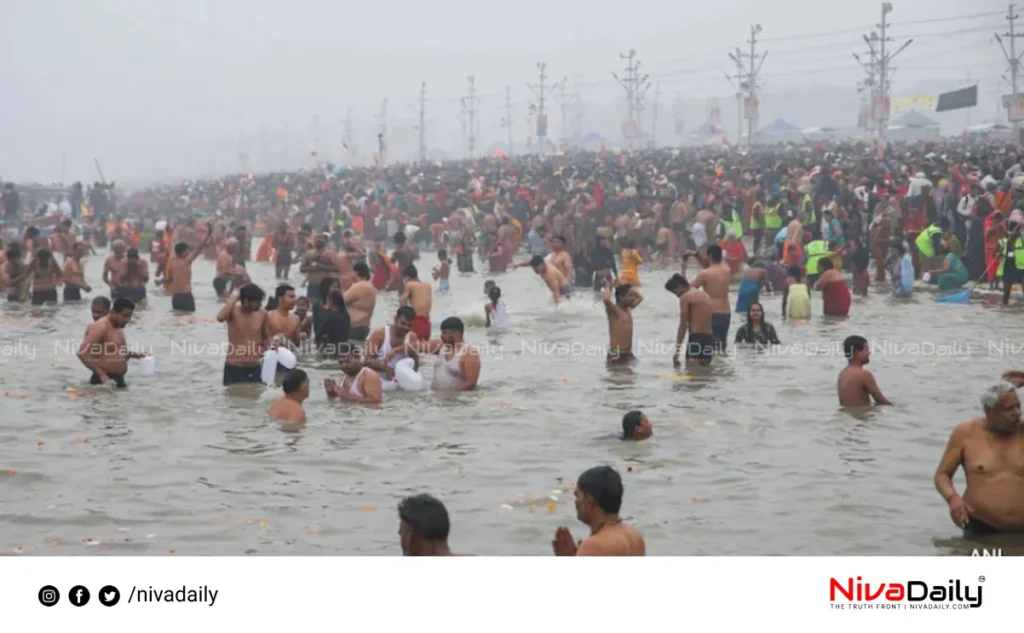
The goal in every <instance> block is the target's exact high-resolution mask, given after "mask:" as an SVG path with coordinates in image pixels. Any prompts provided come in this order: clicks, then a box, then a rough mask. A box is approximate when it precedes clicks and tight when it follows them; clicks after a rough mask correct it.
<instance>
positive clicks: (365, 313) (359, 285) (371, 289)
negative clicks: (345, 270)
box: [345, 262, 377, 343]
mask: <svg viewBox="0 0 1024 633" xmlns="http://www.w3.org/2000/svg"><path fill="white" fill-rule="evenodd" d="M352 273H353V274H354V275H355V281H354V282H353V283H352V285H351V286H349V288H348V290H346V291H345V307H346V308H347V309H348V315H349V318H350V319H351V323H352V325H351V327H350V328H349V332H348V340H350V341H352V342H353V343H362V342H365V341H366V339H367V337H369V336H370V320H371V319H372V318H373V309H374V307H376V305H377V287H376V286H374V285H373V282H372V281H370V267H369V266H367V265H366V262H356V263H355V264H353V265H352Z"/></svg>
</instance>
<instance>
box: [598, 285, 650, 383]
mask: <svg viewBox="0 0 1024 633" xmlns="http://www.w3.org/2000/svg"><path fill="white" fill-rule="evenodd" d="M603 299H604V311H605V312H606V313H607V315H608V362H609V363H628V362H630V361H633V360H636V357H635V356H633V308H635V307H637V306H638V305H640V303H641V302H642V301H643V300H644V298H643V297H642V296H640V293H639V292H637V291H636V289H635V288H633V286H631V285H629V284H623V285H621V286H617V287H616V288H615V300H614V301H613V300H612V281H611V280H610V279H608V280H606V281H605V282H604V296H603Z"/></svg>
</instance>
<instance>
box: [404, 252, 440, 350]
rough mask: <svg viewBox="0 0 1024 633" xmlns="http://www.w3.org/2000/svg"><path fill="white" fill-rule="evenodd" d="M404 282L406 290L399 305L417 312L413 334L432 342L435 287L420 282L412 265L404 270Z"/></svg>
mask: <svg viewBox="0 0 1024 633" xmlns="http://www.w3.org/2000/svg"><path fill="white" fill-rule="evenodd" d="M402 281H403V282H404V289H403V290H402V296H401V298H400V299H399V300H398V303H399V305H403V306H410V307H411V308H412V309H413V310H415V311H416V318H415V319H413V321H412V332H413V334H415V335H416V337H417V338H418V339H420V340H421V341H427V340H430V308H431V306H432V303H433V296H434V290H433V287H432V286H431V285H430V284H429V283H427V282H425V281H420V278H419V273H418V271H417V270H416V267H415V266H413V265H412V264H409V265H408V266H406V267H405V269H404V270H402Z"/></svg>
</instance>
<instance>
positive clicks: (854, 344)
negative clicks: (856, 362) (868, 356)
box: [843, 334, 868, 360]
mask: <svg viewBox="0 0 1024 633" xmlns="http://www.w3.org/2000/svg"><path fill="white" fill-rule="evenodd" d="M867 346H868V340H867V339H866V338H864V337H863V336H857V335H856V334H855V335H853V336H847V337H846V340H845V341H843V354H845V355H846V357H847V358H848V359H850V360H853V354H854V353H855V352H862V351H864V348H865V347H867Z"/></svg>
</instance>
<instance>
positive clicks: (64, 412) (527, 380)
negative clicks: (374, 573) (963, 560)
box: [0, 253, 1022, 555]
mask: <svg viewBox="0 0 1024 633" xmlns="http://www.w3.org/2000/svg"><path fill="white" fill-rule="evenodd" d="M424 258H425V259H424V261H422V262H421V263H420V267H421V270H423V271H424V273H426V271H428V270H429V268H430V266H431V261H432V258H433V254H428V253H425V254H424ZM101 266H102V257H100V256H93V257H92V258H91V259H90V261H89V262H88V265H87V275H88V278H89V279H90V280H92V281H93V283H94V284H96V285H97V286H99V285H100V284H99V281H98V280H99V278H100V269H101ZM477 266H478V269H480V264H479V263H478V264H477ZM249 267H250V271H251V274H252V275H253V278H254V280H255V281H256V282H257V283H260V284H261V286H262V287H263V288H264V289H265V290H268V291H272V289H273V287H274V286H275V283H274V281H273V279H272V276H273V271H272V268H271V267H270V266H269V265H267V264H256V263H252V264H250V265H249ZM212 273H213V265H212V263H211V262H209V261H204V260H200V261H198V262H197V263H196V265H195V271H194V275H193V278H194V279H195V280H196V284H195V288H194V293H195V295H196V303H197V306H198V312H197V315H196V316H195V317H175V316H172V314H171V310H170V298H169V297H167V296H164V295H162V294H161V293H158V292H154V291H153V290H152V289H151V290H150V294H151V296H150V306H149V308H148V309H146V310H141V311H137V312H136V319H135V321H134V322H133V323H132V324H131V325H129V327H128V330H127V335H128V340H129V343H130V344H133V345H139V346H144V347H146V348H149V349H152V352H153V354H154V356H155V358H156V364H157V371H156V375H155V376H153V377H150V378H143V377H134V378H133V376H132V375H131V373H130V372H129V375H128V382H129V384H130V385H131V387H130V388H129V389H128V390H126V391H120V392H113V391H110V390H107V389H100V388H91V387H89V386H88V384H87V379H88V373H87V372H86V371H85V370H84V369H83V368H82V367H81V365H80V364H79V363H78V362H77V360H75V359H74V358H73V356H72V354H73V353H74V349H75V347H76V346H77V344H78V343H79V341H80V338H81V336H82V333H83V331H84V329H85V327H86V325H87V324H88V322H89V319H90V316H89V311H88V305H87V302H83V305H81V306H76V307H72V306H61V307H59V308H31V307H30V306H11V305H7V306H3V311H2V313H0V317H2V319H3V320H2V325H0V353H2V355H0V377H2V378H3V384H2V385H0V391H2V392H3V393H2V395H3V397H2V398H0V553H12V552H18V553H25V554H33V555H37V554H65V555H75V554H88V553H92V554H146V555H150V554H152V555H165V554H168V553H177V554H196V555H239V554H293V555H310V554H334V555H346V554H363V555H397V554H400V547H399V544H398V537H397V530H398V525H397V516H396V511H395V507H396V504H397V502H398V501H399V499H401V498H402V497H403V496H406V495H409V494H413V493H417V492H430V493H432V494H434V495H436V496H437V497H439V498H440V499H441V500H442V501H444V503H445V504H446V505H447V506H448V508H449V511H450V513H451V518H452V534H451V539H450V542H451V545H452V547H453V549H454V550H455V551H457V552H463V553H475V554H501V555H549V554H550V553H551V545H550V542H551V539H552V537H553V535H554V531H555V528H556V527H558V526H559V525H568V526H570V527H571V528H572V530H573V533H574V534H575V535H576V536H577V538H580V537H582V536H584V535H585V533H586V531H585V527H584V526H583V525H581V524H579V523H578V522H577V521H576V519H575V512H574V509H573V503H572V493H571V492H570V491H568V485H569V484H570V483H571V482H573V481H575V479H576V477H577V476H578V475H579V473H581V472H582V471H583V470H585V469H586V468H589V467H591V466H594V465H597V464H610V465H613V466H615V467H616V468H618V469H619V471H620V472H621V474H622V476H623V479H624V482H625V490H626V492H625V499H624V504H623V511H622V513H623V516H624V517H626V518H627V520H628V521H630V522H632V523H634V524H635V525H637V526H638V527H639V528H640V530H641V531H642V532H643V534H644V536H645V537H646V539H647V548H648V553H649V554H651V555H740V554H742V555H759V554H760V555H766V554H772V555H794V554H803V555H855V554H857V555H933V554H944V553H963V552H964V551H969V549H965V547H967V545H968V544H964V543H963V542H960V541H958V540H957V539H956V538H954V537H956V535H957V532H958V531H957V529H956V528H955V527H954V526H953V525H952V523H951V522H950V520H949V517H948V513H947V511H946V507H945V504H944V503H943V501H942V499H941V498H940V497H939V495H938V493H936V492H935V490H934V488H933V485H932V475H933V473H934V470H935V466H936V464H937V463H938V460H939V457H940V455H941V453H942V450H943V447H944V445H945V442H946V440H947V438H948V436H949V432H950V430H951V429H952V427H953V425H955V424H956V423H959V422H962V421H964V420H966V419H968V418H971V417H975V416H978V415H980V414H981V412H980V405H979V401H978V397H979V395H980V393H981V391H982V390H983V389H984V387H986V386H987V385H988V384H989V383H992V382H994V381H995V380H997V379H998V377H999V374H1000V372H1001V371H1002V370H1003V369H1005V368H1008V367H1011V366H1013V365H1014V364H1015V360H1016V359H1018V358H1019V357H1020V354H1019V351H1020V348H1021V345H1022V343H1020V342H1007V343H1006V344H1005V345H1004V344H1003V341H1005V340H1006V339H1007V336H1008V335H1012V334H1013V333H1014V332H1016V331H1017V330H1016V329H1015V328H1016V327H1017V326H1019V324H1020V313H1019V312H1017V311H1014V310H1013V309H1012V308H1011V309H1010V310H1005V309H1000V308H998V307H997V306H995V305H992V304H991V303H989V304H985V303H974V304H971V305H968V306H958V305H941V304H936V303H935V302H934V301H933V299H932V297H931V295H926V294H919V295H918V296H917V297H915V299H914V300H913V302H912V303H903V302H901V303H896V302H894V300H892V299H891V298H889V297H888V296H887V295H886V294H884V293H882V291H881V290H880V289H879V290H878V294H873V295H872V296H871V297H869V298H867V299H856V300H855V303H854V306H853V309H852V311H851V312H852V314H851V316H850V317H849V318H848V319H845V320H841V321H830V320H826V319H824V318H823V317H820V316H818V317H815V318H814V320H813V321H812V322H810V323H806V324H802V325H792V324H789V323H785V322H782V321H781V319H779V304H780V298H779V297H765V298H763V299H764V303H765V306H766V309H767V312H768V318H769V320H771V321H773V322H774V323H775V325H776V327H777V329H778V332H779V336H780V338H781V339H782V341H783V343H784V344H785V345H784V346H783V348H780V349H777V350H775V351H773V352H772V353H770V354H766V353H757V352H755V351H754V350H748V349H741V350H731V353H730V356H729V357H728V358H725V359H720V360H718V361H716V365H715V366H714V367H713V368H712V369H710V370H689V371H688V372H684V373H682V374H677V372H675V371H674V370H673V369H672V366H671V351H670V346H671V344H672V342H673V340H674V335H675V328H676V323H677V318H678V317H677V315H678V308H677V305H678V304H677V301H676V299H675V297H673V296H672V295H670V294H669V293H667V292H666V291H665V290H664V289H663V284H664V281H665V279H667V278H668V276H669V274H670V273H669V272H668V271H658V270H646V271H644V273H643V279H644V282H645V283H646V285H645V286H644V287H643V288H642V289H641V291H642V293H643V294H644V295H645V302H644V304H643V305H642V306H640V307H639V308H638V309H637V310H636V312H635V322H636V340H637V343H636V349H637V355H638V356H640V360H639V362H638V363H637V364H636V365H635V366H634V367H632V368H616V369H609V368H607V367H606V366H605V363H604V360H603V357H604V353H605V345H606V344H607V321H606V318H605V315H604V311H603V308H602V307H601V306H600V304H599V303H598V302H596V301H595V300H594V299H593V298H592V297H591V295H590V293H589V292H585V293H584V294H583V296H581V297H579V298H577V299H574V300H573V301H572V302H571V303H570V304H569V305H568V306H566V307H565V308H561V309H555V308H554V307H553V306H552V305H551V302H550V298H549V296H548V294H547V292H546V291H544V290H543V289H542V287H541V283H540V281H539V280H538V279H537V278H536V276H535V275H534V274H533V272H532V271H530V270H529V269H524V270H519V271H516V272H511V273H508V274H504V275H500V276H497V277H495V279H496V280H497V282H498V283H499V285H500V286H501V288H502V293H503V297H504V300H505V302H506V304H507V306H508V310H509V315H510V319H511V321H512V325H513V329H512V331H510V332H507V333H504V334H495V333H489V332H488V331H487V330H486V329H484V327H483V304H484V302H485V297H484V295H483V283H484V281H485V279H486V276H484V275H481V274H475V275H471V276H458V275H455V276H454V277H453V278H452V282H451V286H452V292H451V293H450V294H448V295H442V296H436V297H435V301H434V311H433V323H434V328H435V330H434V332H435V336H436V334H437V326H438V324H439V323H440V321H441V320H442V319H443V318H444V317H446V316H451V315H458V316H461V317H462V318H463V319H464V320H466V321H467V324H468V328H467V331H466V339H467V340H468V341H469V342H471V343H474V344H478V345H481V346H483V347H484V358H483V372H482V377H481V383H480V388H479V391H478V392H474V393H466V394H458V395H451V394H434V393H425V394H424V393H421V394H409V393H405V394H396V395H391V396H386V401H385V404H384V406H383V407H382V408H381V409H379V410H368V409H365V408H361V407H358V406H352V405H345V404H338V403H329V402H328V401H327V400H326V397H325V396H324V393H323V389H322V386H321V383H322V382H323V378H325V377H327V376H331V375H333V376H337V375H338V373H339V372H338V371H337V370H336V369H334V368H332V367H330V368H329V367H320V368H312V369H310V367H309V366H305V368H306V369H307V370H308V371H310V373H311V377H312V382H313V385H312V387H313V389H312V396H311V397H310V399H309V400H308V401H307V403H306V409H307V415H308V418H309V423H308V425H307V427H306V428H304V429H302V430H301V431H299V432H296V433H288V432H284V431H282V430H281V428H279V427H278V426H277V425H275V424H272V423H269V422H268V421H267V420H266V415H265V411H266V407H267V402H266V397H265V396H264V397H262V398H261V396H260V392H261V390H262V389H261V388H255V387H250V386H243V387H241V388H236V390H233V391H231V392H230V393H229V392H228V391H227V390H225V389H224V388H223V387H222V386H221V373H222V368H223V356H222V353H221V349H220V345H222V344H223V343H224V342H225V341H226V333H225V327H224V326H223V325H219V324H217V323H215V322H214V319H213V317H214V315H215V314H216V312H217V309H218V305H219V304H218V303H217V301H216V300H215V298H214V294H213V290H212V288H211V286H210V279H212ZM814 301H815V310H816V311H819V312H820V300H819V299H817V298H815V300H814ZM395 308H396V297H395V296H394V294H393V293H392V294H391V295H390V296H384V297H382V299H381V300H380V301H379V302H378V308H377V312H376V314H375V315H374V319H373V322H374V325H375V326H379V325H383V324H385V323H387V322H390V321H391V319H392V317H393V314H394V310H395ZM738 325H739V319H738V317H735V316H734V319H733V332H734V331H735V329H736V327H738ZM850 334H862V335H864V336H867V337H868V338H869V339H870V340H871V341H872V342H873V344H874V345H875V347H874V353H873V356H872V363H871V369H872V370H873V371H874V372H875V374H876V376H877V378H878V381H879V384H880V385H881V387H882V389H883V391H884V392H885V394H886V395H887V396H888V397H889V399H890V400H892V401H893V402H895V403H896V406H894V407H891V408H885V409H878V410H874V411H870V412H867V413H864V414H860V415H853V414H851V413H849V412H844V411H840V410H839V409H838V406H837V400H836V393H835V379H836V374H837V372H838V371H839V370H840V369H841V368H842V366H843V364H844V359H843V358H842V355H841V350H839V348H838V345H839V344H840V342H841V341H842V339H843V338H845V337H846V336H848V335H850ZM431 363H432V361H427V367H426V369H425V370H424V371H425V374H426V377H427V379H428V380H429V377H430V372H431V371H432V367H431V366H430V364H431ZM634 408H640V409H642V410H643V411H644V412H646V413H647V415H648V416H649V418H650V419H651V421H652V422H653V424H654V427H655V436H654V438H653V439H652V440H650V441H648V442H643V443H627V442H622V441H619V440H617V439H615V437H614V436H615V435H616V434H617V433H619V432H620V430H621V426H620V424H621V418H622V415H623V414H624V413H625V412H627V411H629V410H631V409H634ZM957 483H958V485H959V486H961V489H962V486H963V478H962V476H958V478H957ZM555 490H561V491H563V492H560V493H554V492H553V491H555ZM1004 553H1008V552H1007V550H1005V549H1004Z"/></svg>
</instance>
